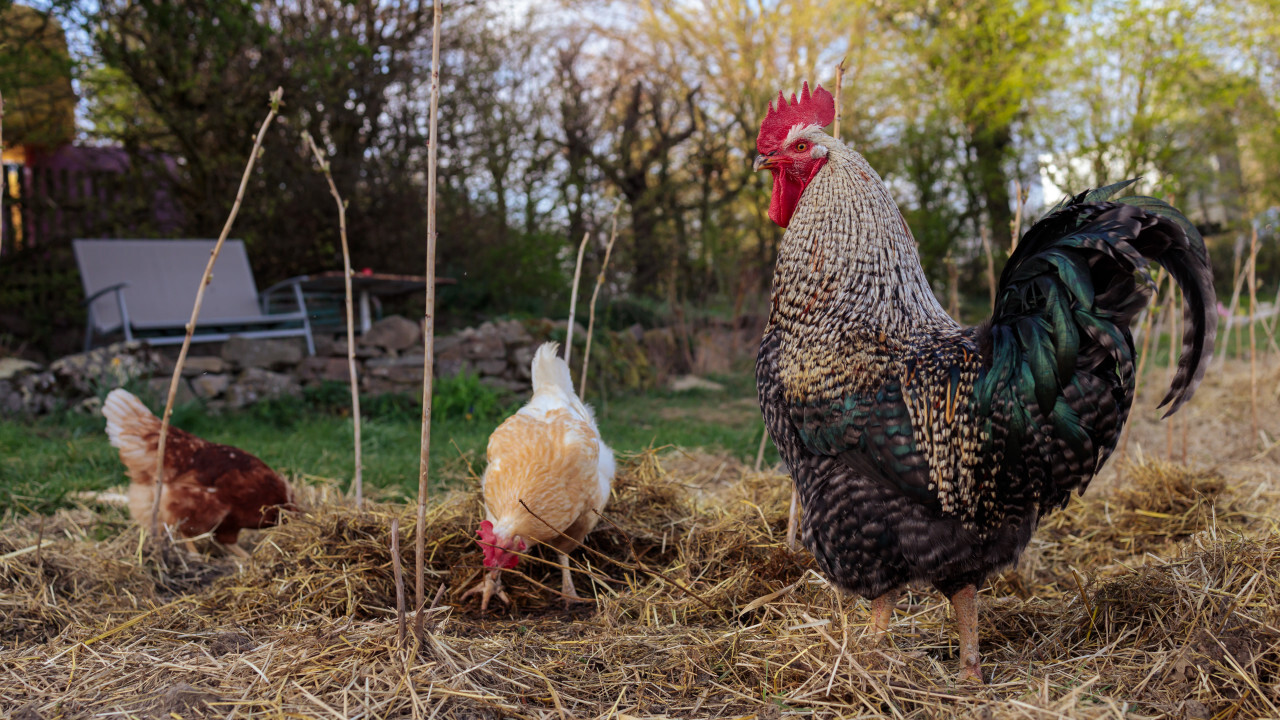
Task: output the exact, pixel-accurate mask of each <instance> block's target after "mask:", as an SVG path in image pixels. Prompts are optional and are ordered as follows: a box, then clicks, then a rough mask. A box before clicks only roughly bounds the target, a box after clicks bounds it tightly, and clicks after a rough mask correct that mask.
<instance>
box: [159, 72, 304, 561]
mask: <svg viewBox="0 0 1280 720" xmlns="http://www.w3.org/2000/svg"><path fill="white" fill-rule="evenodd" d="M283 96H284V88H281V87H278V88H276V90H275V92H273V93H271V111H270V112H268V113H267V119H266V120H263V121H262V127H261V128H259V129H258V134H257V135H255V136H254V138H253V150H252V151H251V152H250V153H249V162H248V163H247V164H246V165H245V167H244V175H243V176H242V177H241V178H240V189H239V190H237V191H236V200H235V203H234V204H233V205H232V206H231V214H230V215H228V216H227V222H226V224H224V225H223V226H222V234H221V235H219V236H218V242H217V243H216V244H215V245H214V246H213V252H211V253H209V263H208V264H207V265H205V268H204V275H203V276H202V277H201V278H200V287H198V288H196V302H195V306H194V307H192V308H191V321H190V322H188V323H187V334H186V337H184V338H183V339H182V349H181V350H179V351H178V360H177V362H175V363H174V365H173V377H171V378H169V397H168V399H166V400H165V403H164V414H163V415H162V416H161V417H160V438H159V440H158V441H157V443H156V472H155V476H154V477H155V482H154V485H155V492H154V493H153V499H152V502H151V536H152V538H153V539H155V540H157V541H158V540H159V539H160V537H161V535H160V498H161V496H163V495H164V445H165V440H166V439H167V436H168V434H169V417H170V416H171V415H172V414H173V401H174V398H175V397H177V395H178V382H179V381H180V380H181V379H182V365H183V364H184V363H185V362H186V360H187V351H188V350H190V349H191V335H192V333H194V332H195V329H196V320H197V319H198V318H199V317H200V305H201V304H202V303H203V302H204V291H205V288H207V287H209V281H210V280H211V279H212V276H213V264H214V263H215V262H217V261H218V253H219V252H221V251H222V244H223V243H224V242H226V240H227V235H229V234H230V233H231V225H232V223H234V222H235V221H236V215H237V214H238V213H239V212H240V203H241V202H243V201H244V191H245V188H247V187H248V186H249V177H250V176H251V175H252V174H253V165H254V163H255V162H256V161H257V159H258V154H259V153H260V152H261V151H262V139H263V137H264V136H266V134H267V130H268V129H269V128H270V127H271V122H272V121H273V120H275V119H276V114H277V113H278V112H280V98H281V97H283Z"/></svg>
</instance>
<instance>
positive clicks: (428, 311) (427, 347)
mask: <svg viewBox="0 0 1280 720" xmlns="http://www.w3.org/2000/svg"><path fill="white" fill-rule="evenodd" d="M431 6H432V17H433V19H432V24H431V108H430V110H429V120H428V125H429V127H430V135H429V136H428V137H429V140H430V142H429V145H428V146H427V281H426V284H427V300H426V303H425V305H426V306H425V308H424V310H423V321H422V438H421V441H420V442H421V445H420V451H419V454H418V525H417V527H416V528H415V530H416V531H417V538H416V540H415V543H414V590H415V591H416V592H415V596H414V597H415V599H416V602H415V604H416V605H417V606H418V607H419V608H421V607H422V606H423V605H425V604H426V602H427V599H426V594H427V591H426V584H425V583H426V579H425V573H426V566H425V562H426V551H427V538H426V534H425V533H426V524H427V493H428V489H427V474H428V469H429V468H430V467H431V374H432V371H433V365H434V362H433V361H434V359H435V358H434V352H435V335H436V318H435V315H436V150H437V148H438V146H439V145H440V135H439V133H438V130H437V127H436V120H437V115H438V114H439V113H438V111H439V107H440V0H435V2H433V3H432V4H431ZM418 624H419V626H421V613H419V622H418Z"/></svg>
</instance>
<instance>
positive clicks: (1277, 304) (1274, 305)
mask: <svg viewBox="0 0 1280 720" xmlns="http://www.w3.org/2000/svg"><path fill="white" fill-rule="evenodd" d="M1271 310H1272V313H1273V314H1272V316H1271V320H1270V321H1269V322H1267V323H1265V324H1264V325H1263V327H1264V328H1266V331H1267V340H1268V341H1269V342H1270V343H1271V346H1270V347H1269V348H1267V362H1268V363H1269V362H1271V353H1272V351H1275V352H1276V353H1280V346H1277V345H1276V325H1278V324H1280V286H1277V287H1276V298H1275V300H1272V301H1271Z"/></svg>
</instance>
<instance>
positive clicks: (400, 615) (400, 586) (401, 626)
mask: <svg viewBox="0 0 1280 720" xmlns="http://www.w3.org/2000/svg"><path fill="white" fill-rule="evenodd" d="M400 565H401V563H400V518H398V517H393V518H391V566H392V568H394V569H395V576H396V645H398V646H400V647H404V633H405V618H404V572H403V570H401V567H400Z"/></svg>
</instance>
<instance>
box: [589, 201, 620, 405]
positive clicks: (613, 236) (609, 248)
mask: <svg viewBox="0 0 1280 720" xmlns="http://www.w3.org/2000/svg"><path fill="white" fill-rule="evenodd" d="M620 207H622V202H621V201H619V202H618V204H617V205H615V206H614V207H613V228H612V229H611V230H610V231H609V244H608V245H605V246H604V262H602V263H600V274H599V275H596V289H595V290H592V291H591V306H590V307H591V310H590V313H589V314H588V315H587V347H586V348H584V349H583V351H582V379H581V380H579V381H578V398H579V399H581V400H586V399H587V367H588V366H589V365H591V338H592V333H593V332H594V330H595V327H596V300H597V299H598V298H599V297H600V287H601V286H603V285H604V271H605V269H606V268H608V267H609V255H610V254H612V253H613V241H614V240H617V239H618V208H620Z"/></svg>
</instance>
